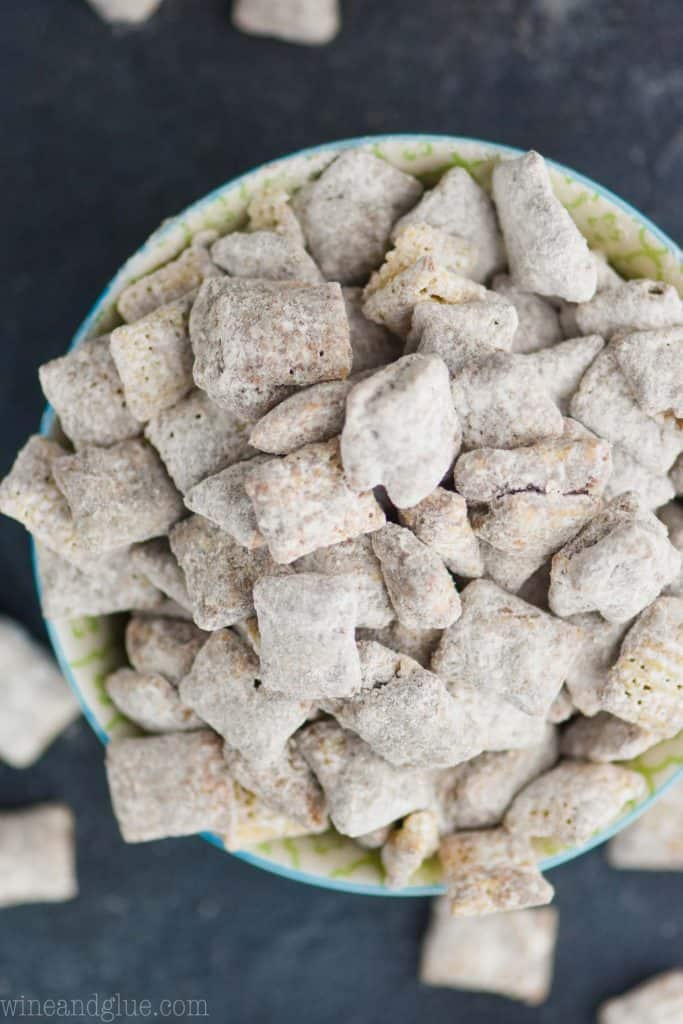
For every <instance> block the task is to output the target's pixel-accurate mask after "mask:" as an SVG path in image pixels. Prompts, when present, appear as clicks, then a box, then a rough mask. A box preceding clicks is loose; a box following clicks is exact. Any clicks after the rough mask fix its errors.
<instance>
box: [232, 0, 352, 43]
mask: <svg viewBox="0 0 683 1024" xmlns="http://www.w3.org/2000/svg"><path fill="white" fill-rule="evenodd" d="M232 20H233V23H234V25H235V27H236V28H238V29H239V30H240V31H241V32H246V33H248V34H249V35H255V36H274V37H275V38H276V39H284V40H285V42H288V43H299V44H300V45H303V46H324V45H325V43H329V42H331V41H332V39H334V37H335V36H336V35H337V33H338V32H339V28H340V22H341V16H340V12H339V0H235V2H234V4H233V9H232Z"/></svg>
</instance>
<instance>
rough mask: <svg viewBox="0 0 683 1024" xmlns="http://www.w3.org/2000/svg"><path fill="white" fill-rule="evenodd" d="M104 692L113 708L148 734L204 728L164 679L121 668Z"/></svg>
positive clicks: (106, 685)
mask: <svg viewBox="0 0 683 1024" xmlns="http://www.w3.org/2000/svg"><path fill="white" fill-rule="evenodd" d="M104 688H105V690H106V691H107V694H108V695H109V697H110V698H111V700H112V701H113V703H114V706H115V707H116V708H118V710H119V711H121V712H122V713H123V714H124V715H125V716H126V718H129V719H130V720H131V722H135V724H136V725H139V726H140V727H141V728H142V729H144V730H145V732H152V733H166V732H185V731H187V730H191V729H201V728H202V726H203V725H204V722H202V720H201V718H198V717H197V715H195V713H194V711H192V710H191V709H190V708H188V707H187V706H186V705H185V704H183V702H182V701H181V699H180V697H179V696H178V691H177V689H176V688H175V686H174V685H173V684H172V683H169V681H168V679H164V677H163V676H161V675H158V674H153V673H147V674H143V673H141V672H135V671H133V669H130V668H120V669H117V671H116V672H112V673H111V675H109V676H107V679H106V680H105V684H104Z"/></svg>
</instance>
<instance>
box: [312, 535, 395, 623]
mask: <svg viewBox="0 0 683 1024" xmlns="http://www.w3.org/2000/svg"><path fill="white" fill-rule="evenodd" d="M292 568H293V569H294V570H295V571H296V572H315V573H323V574H324V575H326V576H338V577H340V578H342V579H345V580H348V583H349V585H350V587H351V588H352V589H353V590H354V592H355V594H356V599H357V602H358V619H357V623H356V624H357V625H358V626H361V627H365V628H368V629H382V628H383V627H384V626H387V625H388V624H389V623H390V622H391V621H392V620H393V619H394V618H395V615H394V609H393V607H392V604H391V601H390V600H389V595H388V593H387V589H386V586H385V585H384V576H383V575H382V567H381V565H380V563H379V559H378V558H377V556H376V555H375V553H374V551H373V548H372V541H371V539H370V537H369V536H368V535H367V534H363V535H361V536H360V537H352V538H351V540H345V541H342V542H341V543H340V544H332V545H331V546H330V547H327V548H318V550H317V551H313V552H312V553H311V554H310V555H304V556H303V557H302V558H298V559H297V560H296V562H294V564H293V565H292Z"/></svg>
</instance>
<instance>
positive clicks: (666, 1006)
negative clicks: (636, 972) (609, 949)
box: [598, 970, 683, 1024]
mask: <svg viewBox="0 0 683 1024" xmlns="http://www.w3.org/2000/svg"><path fill="white" fill-rule="evenodd" d="M682 1018H683V970H674V971H667V972H666V973H665V974H658V975H656V976H655V977H654V978H650V979H649V980H648V981H645V982H643V983H642V984H641V985H638V986H637V987H636V988H634V989H631V991H630V992H627V993H626V994H625V995H621V996H616V997H615V998H614V999H608V1000H607V1002H606V1003H603V1004H602V1006H601V1007H600V1008H599V1010H598V1024H676V1021H678V1020H681V1019H682Z"/></svg>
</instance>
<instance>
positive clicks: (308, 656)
mask: <svg viewBox="0 0 683 1024" xmlns="http://www.w3.org/2000/svg"><path fill="white" fill-rule="evenodd" d="M254 605H255V608H256V617H257V619H258V625H259V631H260V635H261V676H260V678H261V680H262V682H263V686H264V689H265V690H267V691H269V692H272V691H275V692H276V693H282V694H285V695H286V696H288V697H296V698H298V699H302V700H316V699H322V698H327V697H348V696H350V695H351V694H353V693H355V692H356V691H357V690H358V689H359V688H360V685H361V672H360V662H359V660H358V652H357V650H356V645H355V642H354V628H355V625H356V621H357V619H358V602H357V598H356V595H355V593H354V590H353V588H352V587H351V586H350V585H349V581H348V580H347V579H345V578H344V577H342V576H325V575H323V574H322V573H312V572H307V573H297V574H295V575H291V576H281V577H275V576H271V577H265V578H263V579H260V580H258V581H257V583H256V585H255V586H254Z"/></svg>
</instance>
